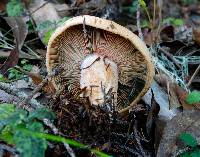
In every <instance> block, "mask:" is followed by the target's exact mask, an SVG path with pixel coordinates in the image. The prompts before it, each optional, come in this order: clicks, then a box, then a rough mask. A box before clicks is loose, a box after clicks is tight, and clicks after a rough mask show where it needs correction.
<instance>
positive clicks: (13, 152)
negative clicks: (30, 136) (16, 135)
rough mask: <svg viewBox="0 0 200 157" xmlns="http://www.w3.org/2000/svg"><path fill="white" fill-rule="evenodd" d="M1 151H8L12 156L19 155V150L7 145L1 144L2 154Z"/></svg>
mask: <svg viewBox="0 0 200 157" xmlns="http://www.w3.org/2000/svg"><path fill="white" fill-rule="evenodd" d="M1 150H6V151H8V152H10V153H12V154H17V150H16V149H14V148H12V147H10V146H8V145H5V144H0V152H1Z"/></svg>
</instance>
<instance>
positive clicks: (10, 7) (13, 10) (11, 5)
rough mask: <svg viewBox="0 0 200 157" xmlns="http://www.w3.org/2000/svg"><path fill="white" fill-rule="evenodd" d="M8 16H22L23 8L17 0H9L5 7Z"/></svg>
mask: <svg viewBox="0 0 200 157" xmlns="http://www.w3.org/2000/svg"><path fill="white" fill-rule="evenodd" d="M6 12H7V14H8V16H22V13H23V6H22V3H21V1H19V0H10V1H9V2H8V4H7V5H6Z"/></svg>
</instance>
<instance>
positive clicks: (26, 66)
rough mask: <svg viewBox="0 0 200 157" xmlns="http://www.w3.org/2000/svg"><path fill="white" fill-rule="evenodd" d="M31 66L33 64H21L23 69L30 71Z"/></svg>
mask: <svg viewBox="0 0 200 157" xmlns="http://www.w3.org/2000/svg"><path fill="white" fill-rule="evenodd" d="M32 68H33V66H32V65H31V64H25V65H23V70H26V71H31V69H32Z"/></svg>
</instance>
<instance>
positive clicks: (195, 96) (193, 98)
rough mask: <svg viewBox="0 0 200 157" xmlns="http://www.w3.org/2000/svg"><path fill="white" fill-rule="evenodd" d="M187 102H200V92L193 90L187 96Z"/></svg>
mask: <svg viewBox="0 0 200 157" xmlns="http://www.w3.org/2000/svg"><path fill="white" fill-rule="evenodd" d="M186 102H187V103H188V104H190V105H192V104H196V103H200V92H198V91H193V92H191V93H190V94H189V95H188V96H187V97H186Z"/></svg>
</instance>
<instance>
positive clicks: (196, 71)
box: [187, 64, 200, 87]
mask: <svg viewBox="0 0 200 157" xmlns="http://www.w3.org/2000/svg"><path fill="white" fill-rule="evenodd" d="M199 70H200V64H199V66H198V67H197V69H196V70H195V72H194V74H193V75H192V77H191V78H190V80H189V82H188V83H187V87H189V86H190V85H191V83H192V81H193V80H194V78H195V77H196V75H197V74H198V72H199Z"/></svg>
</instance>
